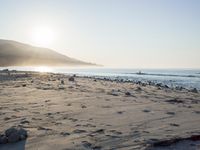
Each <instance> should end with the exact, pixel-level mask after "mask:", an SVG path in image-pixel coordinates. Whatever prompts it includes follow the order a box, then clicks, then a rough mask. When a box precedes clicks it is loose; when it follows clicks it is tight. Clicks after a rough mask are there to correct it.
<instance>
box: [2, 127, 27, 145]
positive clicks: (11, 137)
mask: <svg viewBox="0 0 200 150" xmlns="http://www.w3.org/2000/svg"><path fill="white" fill-rule="evenodd" d="M5 135H6V137H7V139H8V142H9V143H14V142H18V141H19V140H24V139H26V138H27V136H28V134H27V131H26V130H25V129H22V128H15V127H11V128H9V129H7V130H6V131H5Z"/></svg>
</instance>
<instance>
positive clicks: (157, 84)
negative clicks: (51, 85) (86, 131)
mask: <svg viewBox="0 0 200 150" xmlns="http://www.w3.org/2000/svg"><path fill="white" fill-rule="evenodd" d="M0 72H1V73H2V72H5V73H8V72H10V73H15V72H21V73H47V74H57V75H66V76H73V75H75V76H76V77H82V78H89V79H94V80H95V79H97V80H104V81H111V82H119V83H133V84H138V85H141V86H147V85H149V86H155V87H158V88H164V89H171V90H178V91H182V90H186V91H187V92H192V93H198V92H199V91H200V89H197V88H195V87H190V88H187V87H184V86H169V85H167V84H164V83H162V82H157V81H153V80H144V81H141V80H131V79H122V78H119V76H115V77H109V76H101V75H99V76H96V75H91V76H88V75H79V74H75V73H54V72H39V71H17V70H9V69H3V70H0Z"/></svg>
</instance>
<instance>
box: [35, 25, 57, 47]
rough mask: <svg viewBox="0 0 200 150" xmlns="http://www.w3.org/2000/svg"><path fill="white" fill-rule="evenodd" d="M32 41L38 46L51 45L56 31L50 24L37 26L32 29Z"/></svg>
mask: <svg viewBox="0 0 200 150" xmlns="http://www.w3.org/2000/svg"><path fill="white" fill-rule="evenodd" d="M31 39H32V43H33V44H34V45H36V46H41V47H49V46H50V45H51V44H52V43H53V42H54V40H55V32H54V30H53V28H52V27H49V26H37V27H34V28H33V29H32V31H31Z"/></svg>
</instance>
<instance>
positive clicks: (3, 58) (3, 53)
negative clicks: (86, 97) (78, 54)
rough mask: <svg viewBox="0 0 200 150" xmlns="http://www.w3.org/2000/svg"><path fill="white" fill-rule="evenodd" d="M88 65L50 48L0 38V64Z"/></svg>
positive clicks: (3, 65) (4, 65)
mask: <svg viewBox="0 0 200 150" xmlns="http://www.w3.org/2000/svg"><path fill="white" fill-rule="evenodd" d="M86 65H87V66H90V65H95V64H92V63H87V62H83V61H80V60H76V59H74V58H70V57H67V56H65V55H62V54H59V53H57V52H55V51H53V50H51V49H47V48H41V47H34V46H31V45H27V44H23V43H19V42H16V41H9V40H0V66H1V67H7V66H86Z"/></svg>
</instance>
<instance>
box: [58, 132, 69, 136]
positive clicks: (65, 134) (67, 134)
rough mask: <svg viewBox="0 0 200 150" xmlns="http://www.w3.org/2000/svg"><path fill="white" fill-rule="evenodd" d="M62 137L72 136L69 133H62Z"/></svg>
mask: <svg viewBox="0 0 200 150" xmlns="http://www.w3.org/2000/svg"><path fill="white" fill-rule="evenodd" d="M60 134H61V135H62V136H69V135H70V133H68V132H61V133H60Z"/></svg>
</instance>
